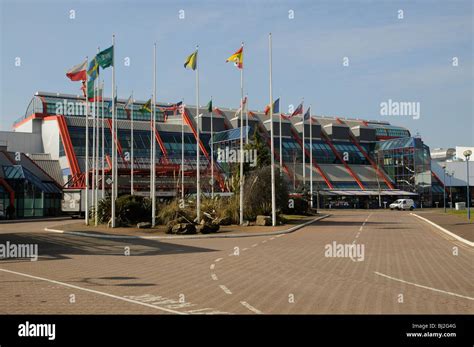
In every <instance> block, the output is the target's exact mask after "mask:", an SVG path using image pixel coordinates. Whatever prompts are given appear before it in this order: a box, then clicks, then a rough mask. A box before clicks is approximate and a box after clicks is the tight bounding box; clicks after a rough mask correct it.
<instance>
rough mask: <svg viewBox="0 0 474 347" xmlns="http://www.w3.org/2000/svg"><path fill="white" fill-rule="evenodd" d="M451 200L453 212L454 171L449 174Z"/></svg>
mask: <svg viewBox="0 0 474 347" xmlns="http://www.w3.org/2000/svg"><path fill="white" fill-rule="evenodd" d="M448 176H449V198H450V200H451V210H452V209H453V191H452V187H453V176H454V170H453V171H451V172H450V173H449V174H448Z"/></svg>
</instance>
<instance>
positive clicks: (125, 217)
mask: <svg viewBox="0 0 474 347" xmlns="http://www.w3.org/2000/svg"><path fill="white" fill-rule="evenodd" d="M116 208H117V219H118V222H119V224H122V225H123V224H125V225H129V224H136V223H138V222H146V221H150V219H151V203H150V200H149V199H148V198H145V197H143V196H138V195H122V196H119V197H118V198H117V200H116Z"/></svg>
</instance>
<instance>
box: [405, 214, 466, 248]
mask: <svg viewBox="0 0 474 347" xmlns="http://www.w3.org/2000/svg"><path fill="white" fill-rule="evenodd" d="M410 214H411V215H412V216H415V217H417V218H419V219H421V220H423V221H425V222H426V223H428V224H431V225H432V226H434V227H435V228H437V229H439V230H441V231H442V232H444V233H446V234H448V235H449V236H451V237H454V238H455V239H456V240H459V241H461V242H463V243H465V244H466V245H468V246H471V247H474V242H471V241H468V240H465V239H463V238H462V237H460V236H458V235H456V234H454V233H452V232H450V231H449V230H446V229H445V228H443V227H440V226H439V225H438V224H436V223H433V222H432V221H430V220H429V219H426V218H424V217H421V216H419V215H417V214H414V213H410Z"/></svg>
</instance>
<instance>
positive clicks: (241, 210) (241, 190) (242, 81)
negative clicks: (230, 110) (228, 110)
mask: <svg viewBox="0 0 474 347" xmlns="http://www.w3.org/2000/svg"><path fill="white" fill-rule="evenodd" d="M243 47H244V43H243V42H242V48H243ZM243 54H244V52H243V50H242V56H243ZM242 60H243V59H242ZM243 122H244V66H243V65H242V68H241V69H240V225H242V224H244V124H243Z"/></svg>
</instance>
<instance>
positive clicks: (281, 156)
mask: <svg viewBox="0 0 474 347" xmlns="http://www.w3.org/2000/svg"><path fill="white" fill-rule="evenodd" d="M279 99H280V98H279ZM280 101H281V99H280ZM280 101H279V102H280ZM278 119H279V123H280V124H279V125H280V130H279V135H280V144H279V145H280V176H281V174H282V172H283V145H282V138H281V114H280V115H278Z"/></svg>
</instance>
